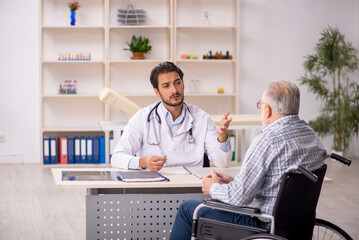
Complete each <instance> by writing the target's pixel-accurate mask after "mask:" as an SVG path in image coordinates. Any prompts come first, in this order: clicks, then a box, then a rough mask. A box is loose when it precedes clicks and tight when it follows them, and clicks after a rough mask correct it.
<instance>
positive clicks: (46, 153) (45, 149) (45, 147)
mask: <svg viewBox="0 0 359 240" xmlns="http://www.w3.org/2000/svg"><path fill="white" fill-rule="evenodd" d="M42 156H43V161H44V164H50V138H44V139H43V140H42Z"/></svg>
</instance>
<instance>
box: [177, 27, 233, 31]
mask: <svg viewBox="0 0 359 240" xmlns="http://www.w3.org/2000/svg"><path fill="white" fill-rule="evenodd" d="M176 28H177V29H178V30H182V29H184V30H215V31H228V30H236V27H235V26H176Z"/></svg>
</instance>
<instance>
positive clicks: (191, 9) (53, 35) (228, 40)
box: [40, 0, 239, 166]
mask: <svg viewBox="0 0 359 240" xmlns="http://www.w3.org/2000/svg"><path fill="white" fill-rule="evenodd" d="M69 2H70V1H65V2H64V1H63V0H40V13H41V17H40V102H41V137H42V138H43V137H47V136H55V137H58V136H66V135H71V136H76V135H79V136H81V135H87V136H97V135H101V136H105V138H106V149H107V150H106V151H108V152H107V153H106V164H107V165H108V164H109V153H110V152H109V149H110V147H109V137H110V133H109V132H108V131H102V130H101V129H100V127H99V122H100V121H121V120H123V116H122V115H121V113H120V112H119V111H117V110H116V109H113V108H111V107H109V106H106V105H104V104H102V103H101V102H100V101H99V100H98V98H97V95H98V93H99V91H100V90H101V89H102V88H103V87H110V88H112V89H113V90H115V91H117V92H119V93H121V94H123V95H125V96H127V97H129V98H130V99H131V100H133V101H134V102H136V103H137V104H139V105H140V106H143V107H144V106H147V105H149V104H150V103H152V102H154V101H157V100H158V98H157V97H156V96H155V94H154V91H153V89H152V86H151V84H150V81H149V75H150V72H151V70H152V68H153V67H154V66H156V65H158V64H159V63H160V62H163V61H173V62H175V63H176V64H177V65H178V66H180V67H181V69H182V70H183V72H184V81H185V99H186V102H188V103H191V104H195V105H197V106H199V107H201V108H203V109H204V110H206V111H207V112H209V113H211V114H217V113H218V114H222V113H223V112H224V111H227V110H228V111H231V112H232V113H236V112H237V109H238V106H237V102H238V100H237V98H238V96H237V93H238V54H239V48H238V44H239V29H238V26H239V16H238V13H239V0H222V1H217V0H151V1H147V0H86V1H79V3H80V5H81V6H80V8H79V9H78V10H77V11H76V26H70V9H69V7H68V6H67V4H68V3H69ZM129 4H132V5H133V6H134V7H135V8H139V9H144V10H145V11H146V23H145V24H143V25H121V24H120V23H119V22H118V21H117V12H118V9H126V8H127V6H128V5H129ZM204 12H208V16H209V18H208V19H209V24H208V25H207V24H205V25H204V24H203V18H204ZM134 34H135V35H136V36H138V35H142V36H145V37H148V38H149V39H150V44H151V45H152V51H151V52H150V53H149V54H146V55H145V56H146V59H145V60H131V59H130V57H131V52H129V51H125V50H124V48H126V47H127V45H126V44H125V42H126V41H130V39H131V37H132V35H134ZM209 50H212V52H213V54H214V53H215V52H216V51H222V53H223V54H225V52H226V51H229V52H230V54H231V55H232V56H233V57H232V59H228V60H227V59H226V60H203V59H202V56H203V55H204V54H206V53H208V51H209ZM81 51H83V52H90V53H91V60H90V61H59V60H58V56H59V52H81ZM182 54H196V55H199V56H200V59H196V60H189V59H181V55H182ZM68 79H69V80H70V79H71V80H77V81H78V83H77V89H78V92H77V94H76V95H59V94H57V88H58V86H59V84H60V83H62V82H63V81H64V80H68ZM191 80H193V81H194V82H195V81H198V82H199V91H198V92H191V91H190V90H191V89H190V82H191ZM217 87H223V88H224V93H221V94H220V93H217ZM41 152H42V151H41ZM51 166H53V165H51ZM65 166H72V165H65ZM76 166H77V164H76ZM86 166H89V164H86Z"/></svg>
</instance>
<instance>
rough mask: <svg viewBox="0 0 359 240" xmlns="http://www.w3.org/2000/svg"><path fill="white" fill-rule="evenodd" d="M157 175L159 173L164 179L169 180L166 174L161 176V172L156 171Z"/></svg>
mask: <svg viewBox="0 0 359 240" xmlns="http://www.w3.org/2000/svg"><path fill="white" fill-rule="evenodd" d="M156 173H157V174H158V175H160V176H161V177H163V178H164V179H165V180H166V181H170V179H169V178H168V177H166V176H163V175H162V174H161V173H159V172H156Z"/></svg>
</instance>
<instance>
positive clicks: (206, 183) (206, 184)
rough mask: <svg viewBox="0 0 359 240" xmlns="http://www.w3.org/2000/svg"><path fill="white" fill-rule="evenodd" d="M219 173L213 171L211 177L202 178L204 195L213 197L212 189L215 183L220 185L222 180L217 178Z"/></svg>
mask: <svg viewBox="0 0 359 240" xmlns="http://www.w3.org/2000/svg"><path fill="white" fill-rule="evenodd" d="M217 174H218V173H216V171H215V170H214V169H212V171H211V175H208V176H205V177H203V178H202V192H203V193H204V195H207V196H211V194H210V192H209V191H210V189H211V187H212V185H213V184H214V183H220V180H219V178H218V176H217Z"/></svg>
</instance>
